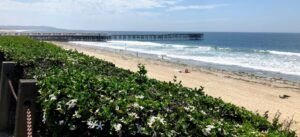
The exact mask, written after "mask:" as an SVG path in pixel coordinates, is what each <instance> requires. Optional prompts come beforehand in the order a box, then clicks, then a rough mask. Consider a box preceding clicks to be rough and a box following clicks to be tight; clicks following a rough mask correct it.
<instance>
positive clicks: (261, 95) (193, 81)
mask: <svg viewBox="0 0 300 137" xmlns="http://www.w3.org/2000/svg"><path fill="white" fill-rule="evenodd" d="M53 43H55V44H56V45H59V46H61V47H63V48H65V49H76V50H77V51H79V52H83V53H85V54H87V55H90V56H95V57H97V58H100V59H103V60H106V61H109V62H112V63H114V64H116V66H118V67H121V68H124V69H129V70H132V71H136V70H137V64H139V63H142V64H144V65H145V66H146V69H147V70H148V76H149V77H151V78H155V79H159V80H161V81H171V80H173V78H174V76H177V79H178V80H181V81H182V84H183V85H184V86H187V87H191V88H194V87H200V86H203V87H204V90H205V93H207V94H208V95H211V96H213V97H217V98H218V97H220V98H222V99H223V100H224V101H225V102H230V103H233V104H235V105H238V106H242V107H245V108H246V109H248V110H251V111H253V112H259V113H260V114H264V113H265V112H266V111H269V114H270V116H271V117H272V116H274V114H275V113H277V112H280V113H281V114H282V115H281V117H280V119H281V120H282V121H284V120H289V119H292V118H293V119H294V121H295V124H294V125H293V126H292V128H293V129H295V130H297V134H298V136H300V83H293V82H288V81H283V80H279V79H270V78H262V77H257V76H253V75H247V74H245V73H232V72H227V71H221V70H209V69H204V68H200V67H191V66H187V65H182V64H175V63H170V62H167V61H160V60H154V59H145V58H138V57H134V56H130V55H124V54H122V53H114V52H110V51H107V50H103V49H99V48H95V47H88V46H80V45H74V44H69V43H61V42H53ZM185 69H188V70H189V71H190V72H191V73H184V70H185ZM180 71H182V72H183V73H180ZM282 95H288V96H290V97H289V98H287V99H281V98H280V97H279V96H282Z"/></svg>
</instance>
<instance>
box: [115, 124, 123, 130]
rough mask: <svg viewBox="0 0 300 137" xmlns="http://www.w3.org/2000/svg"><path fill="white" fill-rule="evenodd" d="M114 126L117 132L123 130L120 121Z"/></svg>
mask: <svg viewBox="0 0 300 137" xmlns="http://www.w3.org/2000/svg"><path fill="white" fill-rule="evenodd" d="M114 128H115V130H116V131H117V132H119V131H121V128H122V125H121V124H120V123H118V124H114Z"/></svg>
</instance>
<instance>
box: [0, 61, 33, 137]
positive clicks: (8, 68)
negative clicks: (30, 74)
mask: <svg viewBox="0 0 300 137" xmlns="http://www.w3.org/2000/svg"><path fill="white" fill-rule="evenodd" d="M17 69H18V67H17V64H16V63H15V62H6V61H4V62H2V63H1V83H0V136H1V137H2V136H3V137H5V136H14V137H35V136H36V135H37V133H36V131H37V130H36V129H37V127H36V126H37V124H36V121H37V119H36V117H37V104H36V97H37V94H38V92H37V91H38V88H37V85H36V80H24V79H18V77H17V75H16V74H15V73H17V72H18V70H17Z"/></svg>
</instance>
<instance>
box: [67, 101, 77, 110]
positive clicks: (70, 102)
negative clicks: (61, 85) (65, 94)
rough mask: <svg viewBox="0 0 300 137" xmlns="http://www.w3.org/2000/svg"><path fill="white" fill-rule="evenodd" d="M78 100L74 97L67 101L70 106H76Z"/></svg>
mask: <svg viewBox="0 0 300 137" xmlns="http://www.w3.org/2000/svg"><path fill="white" fill-rule="evenodd" d="M76 103H77V100H76V99H72V100H70V101H69V102H67V103H66V105H67V106H69V107H68V108H69V109H70V108H74V107H75V106H76Z"/></svg>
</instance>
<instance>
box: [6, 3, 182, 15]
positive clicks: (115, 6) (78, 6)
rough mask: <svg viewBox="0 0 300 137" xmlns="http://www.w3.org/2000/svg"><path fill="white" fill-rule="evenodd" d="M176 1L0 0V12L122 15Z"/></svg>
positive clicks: (161, 6) (170, 4)
mask: <svg viewBox="0 0 300 137" xmlns="http://www.w3.org/2000/svg"><path fill="white" fill-rule="evenodd" d="M176 3H177V0H39V1H32V2H22V1H16V0H1V1H0V6H1V9H0V11H1V10H2V11H3V10H13V11H42V12H46V13H49V12H56V13H60V14H63V13H69V12H84V13H96V14H97V13H103V12H112V13H122V12H127V11H130V10H138V9H153V8H164V7H167V6H172V5H175V4H176Z"/></svg>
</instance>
